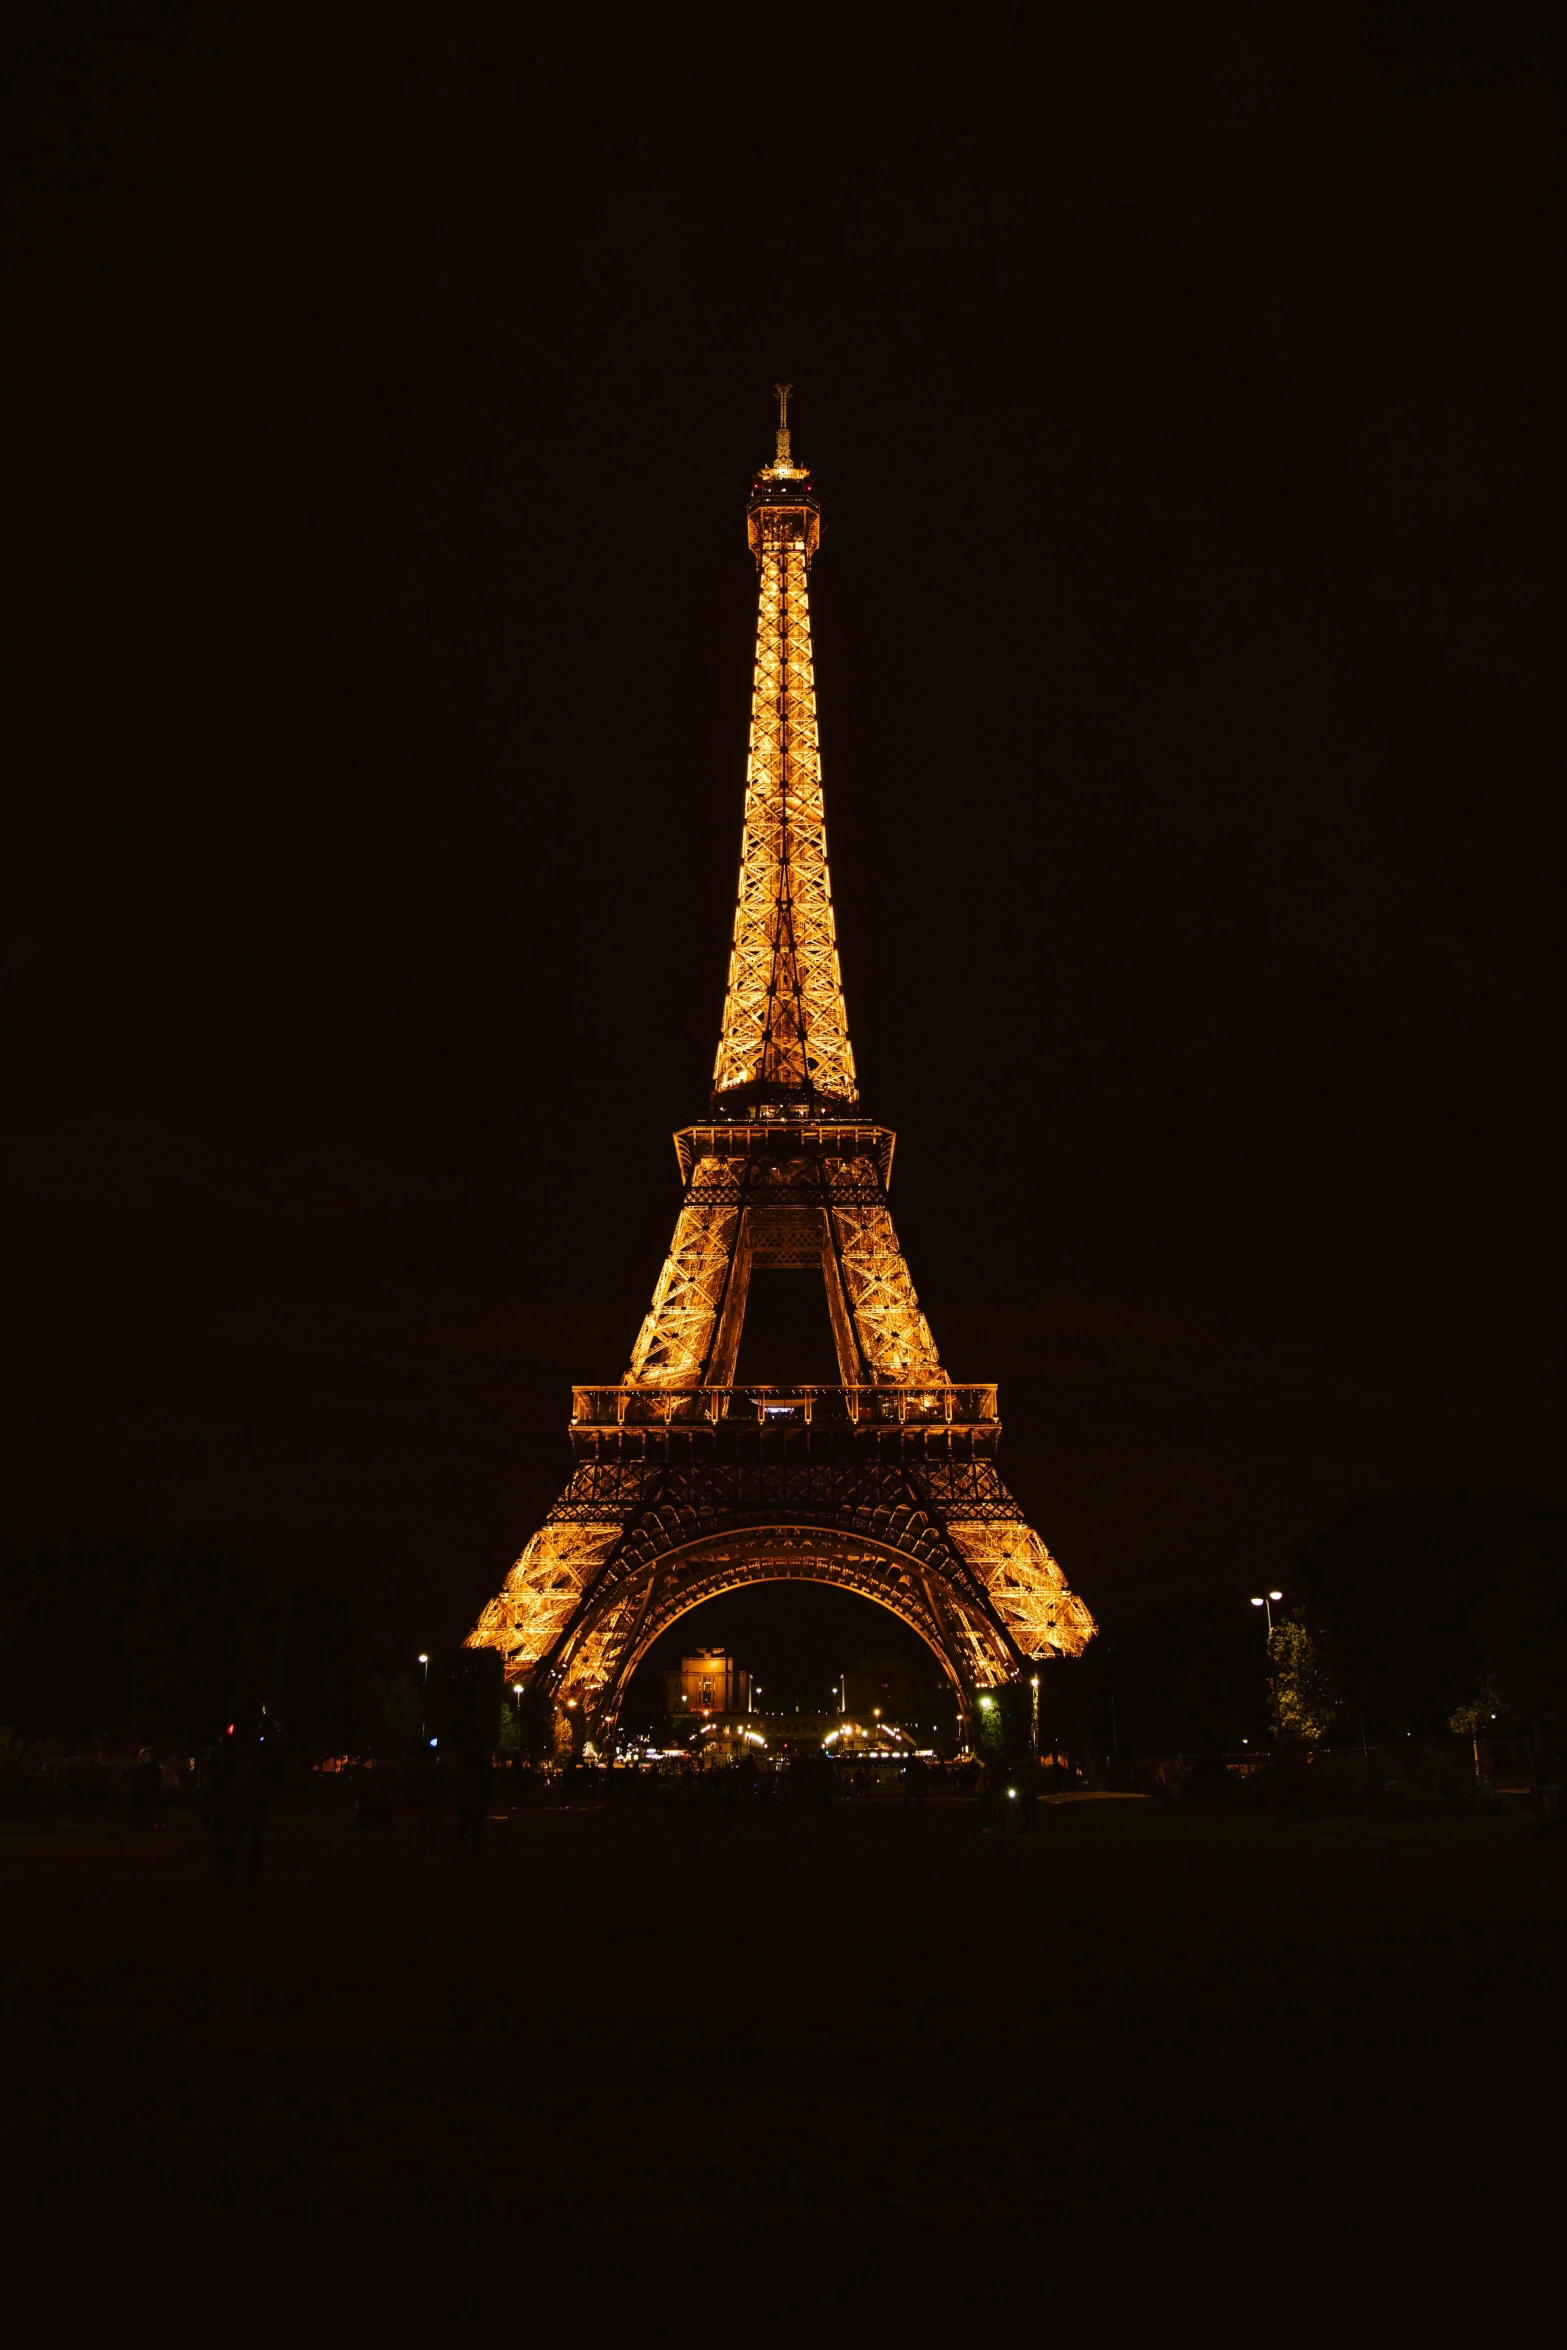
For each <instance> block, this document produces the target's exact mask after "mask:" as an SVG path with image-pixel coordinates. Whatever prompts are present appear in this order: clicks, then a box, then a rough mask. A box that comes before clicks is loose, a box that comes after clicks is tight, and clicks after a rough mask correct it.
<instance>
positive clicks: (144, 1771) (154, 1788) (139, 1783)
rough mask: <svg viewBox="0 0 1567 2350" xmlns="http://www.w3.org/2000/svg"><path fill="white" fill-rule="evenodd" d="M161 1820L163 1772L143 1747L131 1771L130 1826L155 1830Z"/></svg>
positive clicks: (148, 1747) (149, 1748)
mask: <svg viewBox="0 0 1567 2350" xmlns="http://www.w3.org/2000/svg"><path fill="white" fill-rule="evenodd" d="M162 1820H163V1772H162V1770H161V1769H160V1768H159V1766H158V1764H157V1763H156V1762H154V1760H153V1757H152V1748H151V1747H150V1746H144V1747H143V1748H142V1750H141V1753H140V1755H139V1756H138V1757H137V1760H136V1762H135V1763H134V1765H133V1766H132V1769H131V1826H132V1827H133V1828H156V1827H159V1826H161V1825H162Z"/></svg>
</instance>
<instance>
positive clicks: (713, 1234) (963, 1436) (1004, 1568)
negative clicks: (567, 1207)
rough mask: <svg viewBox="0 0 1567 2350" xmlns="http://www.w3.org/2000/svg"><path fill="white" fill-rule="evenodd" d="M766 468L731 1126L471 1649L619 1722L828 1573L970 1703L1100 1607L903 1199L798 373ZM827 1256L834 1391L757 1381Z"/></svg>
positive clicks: (716, 1084) (729, 993)
mask: <svg viewBox="0 0 1567 2350" xmlns="http://www.w3.org/2000/svg"><path fill="white" fill-rule="evenodd" d="M776 389H777V392H778V429H777V440H776V445H775V456H774V461H773V463H772V464H771V465H768V466H764V467H763V468H762V469H761V470H760V471H759V472H758V474H757V475H756V477H755V479H754V481H753V482H752V485H751V494H750V497H749V499H748V501H747V507H746V519H747V533H748V537H749V541H750V545H751V550H752V553H753V555H754V556H755V558H756V564H757V572H758V582H759V586H758V598H757V627H756V659H755V667H754V672H753V681H752V696H751V723H750V741H749V747H748V756H747V761H746V780H745V815H744V826H743V831H742V836H741V852H740V881H739V889H738V892H737V897H736V905H735V918H734V929H733V935H732V943H731V949H730V959H729V975H728V986H727V989H726V992H725V997H724V1009H723V1018H722V1022H721V1026H720V1034H719V1043H718V1053H717V1057H716V1060H715V1062H714V1069H713V1090H712V1099H711V1108H710V1111H709V1115H708V1117H707V1118H706V1119H705V1120H704V1121H703V1122H701V1123H700V1124H698V1125H694V1126H688V1127H685V1128H683V1129H682V1130H681V1131H680V1133H678V1134H677V1135H676V1137H675V1147H676V1152H677V1156H678V1159H679V1165H680V1174H681V1180H682V1183H683V1186H684V1195H683V1198H682V1202H681V1207H680V1212H679V1216H678V1218H677V1220H676V1224H675V1231H674V1237H673V1239H672V1241H671V1244H670V1250H669V1255H668V1256H667V1258H666V1259H665V1261H664V1265H663V1267H662V1269H661V1271H660V1274H659V1279H658V1284H657V1287H656V1288H655V1291H654V1295H653V1301H652V1305H651V1307H650V1309H649V1311H648V1313H647V1316H646V1317H645V1319H644V1321H643V1324H642V1327H641V1329H640V1331H639V1332H638V1335H637V1339H636V1344H635V1346H634V1347H633V1349H632V1356H631V1364H630V1368H629V1370H628V1371H627V1373H626V1376H625V1378H624V1379H623V1380H621V1381H620V1382H619V1383H618V1384H617V1385H615V1386H605V1387H578V1388H576V1389H574V1391H573V1410H572V1419H571V1427H570V1435H571V1444H572V1450H573V1454H574V1456H575V1463H576V1465H575V1468H574V1472H573V1475H572V1478H571V1481H570V1483H569V1484H568V1485H567V1487H566V1489H565V1491H564V1493H563V1494H562V1495H561V1497H560V1499H559V1501H558V1502H557V1503H556V1505H555V1507H554V1509H553V1510H552V1511H551V1513H550V1516H549V1518H548V1519H547V1521H546V1522H545V1524H544V1525H543V1526H542V1527H541V1528H540V1529H539V1531H538V1533H537V1534H535V1535H534V1537H533V1539H532V1541H531V1542H530V1543H529V1544H528V1546H527V1548H526V1550H525V1551H524V1552H523V1554H522V1556H521V1558H520V1559H519V1560H518V1561H517V1563H516V1565H515V1566H514V1567H513V1568H512V1570H511V1573H510V1574H509V1575H508V1577H507V1579H506V1583H505V1585H504V1587H503V1589H502V1590H501V1591H500V1592H499V1593H498V1594H497V1596H496V1598H495V1599H494V1600H492V1601H491V1603H490V1605H489V1606H488V1607H487V1608H486V1609H485V1611H484V1614H483V1615H482V1616H481V1618H480V1620H479V1622H478V1624H477V1625H476V1626H475V1628H474V1631H473V1633H472V1634H471V1636H470V1645H473V1646H493V1647H496V1648H498V1649H499V1650H500V1651H501V1654H502V1657H503V1659H504V1663H505V1669H506V1672H507V1675H508V1677H509V1678H511V1679H513V1680H516V1679H520V1678H524V1677H532V1678H538V1677H540V1676H542V1677H543V1678H544V1680H545V1682H546V1684H547V1686H548V1687H549V1688H550V1689H551V1691H552V1692H553V1694H554V1695H555V1697H556V1698H557V1700H558V1701H559V1702H560V1703H561V1704H562V1705H563V1706H565V1707H566V1708H567V1709H568V1710H574V1713H575V1718H576V1719H577V1720H578V1721H579V1722H580V1723H581V1724H582V1726H583V1728H584V1729H587V1730H591V1731H592V1732H593V1734H594V1735H601V1734H602V1733H603V1731H604V1730H606V1729H607V1728H609V1727H611V1726H612V1725H613V1721H614V1718H615V1714H616V1712H617V1710H618V1707H619V1704H620V1700H621V1696H622V1694H623V1692H624V1689H625V1686H626V1683H627V1680H628V1679H629V1677H630V1675H631V1673H632V1672H633V1671H634V1670H635V1668H636V1665H637V1663H638V1661H639V1660H640V1659H641V1657H642V1656H644V1655H645V1654H646V1653H647V1651H648V1649H649V1648H650V1647H651V1645H652V1644H653V1642H654V1641H655V1640H656V1639H657V1638H658V1637H659V1635H660V1634H661V1633H662V1632H664V1631H665V1630H667V1629H668V1628H669V1626H670V1625H672V1624H674V1623H676V1622H678V1620H679V1618H680V1617H681V1616H682V1615H683V1614H685V1613H686V1611H687V1610H688V1609H689V1608H691V1607H694V1606H696V1605H697V1604H699V1602H700V1601H701V1600H703V1599H707V1598H710V1597H713V1596H715V1595H716V1594H717V1593H719V1592H721V1591H726V1590H732V1589H734V1588H735V1587H736V1586H738V1585H740V1584H744V1583H751V1582H761V1581H773V1580H797V1579H798V1580H811V1581H816V1582H828V1583H834V1584H837V1585H839V1586H840V1587H841V1588H844V1589H848V1590H853V1591H858V1592H861V1593H863V1595H864V1596H866V1597H867V1598H870V1599H874V1600H877V1601H879V1602H880V1604H881V1605H883V1606H884V1607H887V1608H889V1609H890V1610H891V1611H892V1612H893V1613H894V1614H895V1615H898V1616H899V1617H901V1618H902V1620H903V1621H904V1622H905V1623H906V1624H908V1625H910V1626H911V1627H912V1628H913V1629H914V1630H915V1631H917V1632H918V1633H919V1634H920V1635H921V1637H922V1638H923V1639H924V1640H926V1641H927V1642H928V1643H929V1645H930V1647H931V1648H932V1649H933V1651H934V1652H935V1654H936V1656H937V1657H938V1659H939V1660H940V1662H941V1663H942V1664H943V1666H944V1667H945V1669H946V1671H947V1673H948V1675H949V1676H950V1678H951V1680H952V1682H953V1684H954V1687H955V1689H956V1691H957V1694H958V1698H959V1703H960V1705H961V1706H962V1707H963V1708H964V1710H965V1711H967V1709H968V1708H969V1706H970V1704H971V1703H972V1700H973V1698H974V1696H975V1693H976V1692H978V1691H980V1690H983V1689H987V1688H992V1687H995V1686H997V1685H998V1684H999V1683H1001V1682H1003V1681H1008V1680H1013V1679H1017V1678H1019V1677H1020V1675H1021V1672H1022V1669H1023V1666H1024V1664H1025V1663H1026V1662H1027V1661H1028V1660H1029V1659H1037V1658H1042V1657H1047V1656H1052V1655H1062V1654H1067V1655H1074V1654H1076V1653H1077V1652H1078V1651H1080V1650H1081V1649H1082V1648H1083V1646H1084V1645H1085V1644H1086V1642H1087V1641H1088V1640H1089V1639H1090V1638H1091V1637H1092V1635H1093V1631H1094V1623H1093V1618H1092V1617H1091V1615H1090V1614H1089V1612H1088V1610H1087V1608H1086V1607H1085V1606H1084V1604H1083V1602H1082V1601H1081V1600H1080V1599H1078V1598H1077V1597H1076V1596H1075V1595H1074V1594H1073V1593H1072V1592H1071V1591H1069V1590H1068V1588H1067V1585H1066V1582H1065V1578H1064V1577H1063V1575H1062V1573H1061V1570H1060V1568H1059V1566H1058V1565H1057V1564H1056V1562H1055V1560H1054V1559H1053V1558H1052V1557H1051V1555H1050V1552H1049V1551H1048V1550H1047V1549H1046V1547H1045V1545H1044V1543H1043V1542H1042V1541H1041V1540H1040V1537H1039V1536H1038V1535H1037V1534H1036V1533H1035V1532H1034V1530H1033V1528H1032V1527H1031V1526H1029V1525H1028V1524H1027V1523H1026V1522H1025V1520H1024V1518H1023V1514H1022V1512H1021V1510H1020V1509H1019V1507H1018V1504H1017V1502H1016V1501H1015V1500H1014V1499H1013V1497H1012V1495H1011V1494H1010V1493H1009V1492H1008V1491H1007V1488H1006V1487H1005V1485H1004V1484H1003V1483H1002V1481H1001V1478H1000V1475H999V1472H998V1471H997V1468H996V1465H995V1455H996V1448H997V1444H998V1442H999V1438H1000V1432H1001V1424H1000V1420H999V1418H998V1416H997V1411H996V1391H995V1388H994V1386H992V1385H989V1384H986V1383H984V1382H980V1383H978V1384H967V1385H965V1384H958V1383H954V1382H953V1381H952V1380H951V1379H950V1378H949V1376H948V1374H947V1372H946V1371H945V1370H944V1369H943V1368H942V1365H941V1361H940V1358H939V1356H938V1354H937V1350H936V1343H935V1340H934V1338H933V1336H932V1334H931V1330H930V1325H929V1323H928V1322H927V1320H926V1318H925V1316H924V1314H923V1313H922V1312H921V1310H920V1305H919V1299H918V1297H917V1296H916V1294H915V1290H914V1284H913V1281H912V1280H911V1278H910V1275H909V1270H908V1266H907V1264H906V1263H905V1261H904V1257H903V1252H902V1250H901V1248H900V1246H899V1244H898V1237H897V1234H896V1232H895V1230H894V1228H893V1223H892V1216H891V1211H890V1209H889V1207H888V1204H887V1184H888V1181H889V1178H890V1174H891V1167H892V1152H893V1143H894V1140H895V1137H894V1136H893V1134H892V1133H891V1132H890V1130H889V1129H888V1128H886V1127H884V1126H881V1125H879V1124H877V1123H876V1121H875V1120H874V1119H872V1118H870V1117H868V1116H867V1115H866V1114H865V1112H864V1111H863V1110H862V1109H861V1108H860V1107H859V1091H858V1087H857V1084H856V1079H855V1069H854V1055H853V1051H852V1049H851V1047H850V1043H849V1028H848V1016H847V1013H846V1010H845V1007H844V996H843V983H842V976H841V973H840V969H839V961H838V946H837V937H836V930H835V925H834V919H833V904H832V887H831V882H830V878H829V874H828V865H827V832H826V821H825V813H824V807H823V798H822V773H821V749H820V737H819V731H818V722H817V704H816V679H815V670H814V663H813V658H812V647H811V624H810V605H809V599H808V595H807V578H808V574H809V570H810V564H811V560H812V557H813V556H814V554H815V552H816V549H817V546H818V544H819V541H820V535H821V513H820V507H819V504H818V501H817V497H816V492H815V489H814V487H813V484H812V480H811V474H810V470H809V468H808V467H806V466H803V465H797V464H796V463H795V462H794V459H793V456H792V453H791V452H792V440H791V434H790V429H789V421H788V400H789V394H790V392H791V390H792V389H793V387H792V386H791V385H789V384H785V383H780V384H779V385H778V386H777V387H776ZM780 1266H785V1267H787V1266H793V1267H810V1268H813V1269H817V1270H819V1271H820V1273H821V1276H822V1279H823V1282H824V1284H825V1289H826V1302H827V1309H828V1315H829V1319H830V1322H831V1327H832V1333H833V1341H834V1347H835V1351H836V1354H837V1360H838V1374H839V1376H838V1382H837V1384H836V1385H833V1386H830V1387H828V1386H800V1385H782V1384H776V1383H774V1384H763V1385H756V1384H753V1385H750V1386H736V1385H735V1384H734V1374H735V1365H736V1360H737V1355H738V1350H739V1343H740V1334H741V1329H742V1326H743V1324H744V1320H745V1312H746V1304H747V1299H748V1296H749V1291H750V1285H751V1279H752V1275H753V1273H754V1272H755V1271H756V1270H758V1269H760V1268H769V1267H780Z"/></svg>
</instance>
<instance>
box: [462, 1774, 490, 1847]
mask: <svg viewBox="0 0 1567 2350" xmlns="http://www.w3.org/2000/svg"><path fill="white" fill-rule="evenodd" d="M489 1807H490V1758H489V1756H488V1755H487V1754H486V1753H485V1751H484V1749H483V1747H482V1746H470V1747H469V1749H468V1751H467V1753H466V1754H465V1755H464V1756H463V1758H462V1761H461V1763H460V1764H459V1766H458V1770H457V1841H458V1843H459V1844H460V1845H461V1846H462V1847H463V1849H464V1850H465V1851H467V1850H470V1849H471V1850H472V1853H473V1857H474V1859H475V1860H477V1859H478V1857H479V1839H480V1837H481V1836H482V1835H483V1834H484V1821H485V1815H486V1814H487V1812H488V1811H489Z"/></svg>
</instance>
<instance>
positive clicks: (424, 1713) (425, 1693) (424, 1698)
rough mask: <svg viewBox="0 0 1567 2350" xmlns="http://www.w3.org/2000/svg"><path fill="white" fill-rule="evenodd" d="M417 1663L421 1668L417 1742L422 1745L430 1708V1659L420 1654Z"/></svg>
mask: <svg viewBox="0 0 1567 2350" xmlns="http://www.w3.org/2000/svg"><path fill="white" fill-rule="evenodd" d="M419 1663H420V1665H421V1666H422V1668H423V1670H422V1672H421V1673H420V1677H419V1744H420V1746H421V1747H422V1746H423V1745H424V1732H425V1724H426V1721H427V1720H428V1717H429V1710H430V1708H429V1696H430V1660H429V1658H428V1657H427V1656H421V1657H420V1659H419Z"/></svg>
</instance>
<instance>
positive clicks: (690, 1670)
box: [664, 1648, 751, 1714]
mask: <svg viewBox="0 0 1567 2350" xmlns="http://www.w3.org/2000/svg"><path fill="white" fill-rule="evenodd" d="M664 1710H665V1712H666V1713H671V1714H745V1713H749V1712H750V1710H751V1676H750V1674H749V1673H748V1672H747V1671H746V1670H745V1667H744V1666H743V1665H739V1664H736V1662H735V1660H734V1658H733V1657H732V1656H730V1655H729V1653H728V1651H727V1650H726V1649H722V1648H702V1649H699V1650H698V1651H697V1653H696V1655H695V1656H683V1657H682V1658H681V1660H680V1670H679V1671H678V1672H677V1673H666V1674H665V1675H664Z"/></svg>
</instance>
